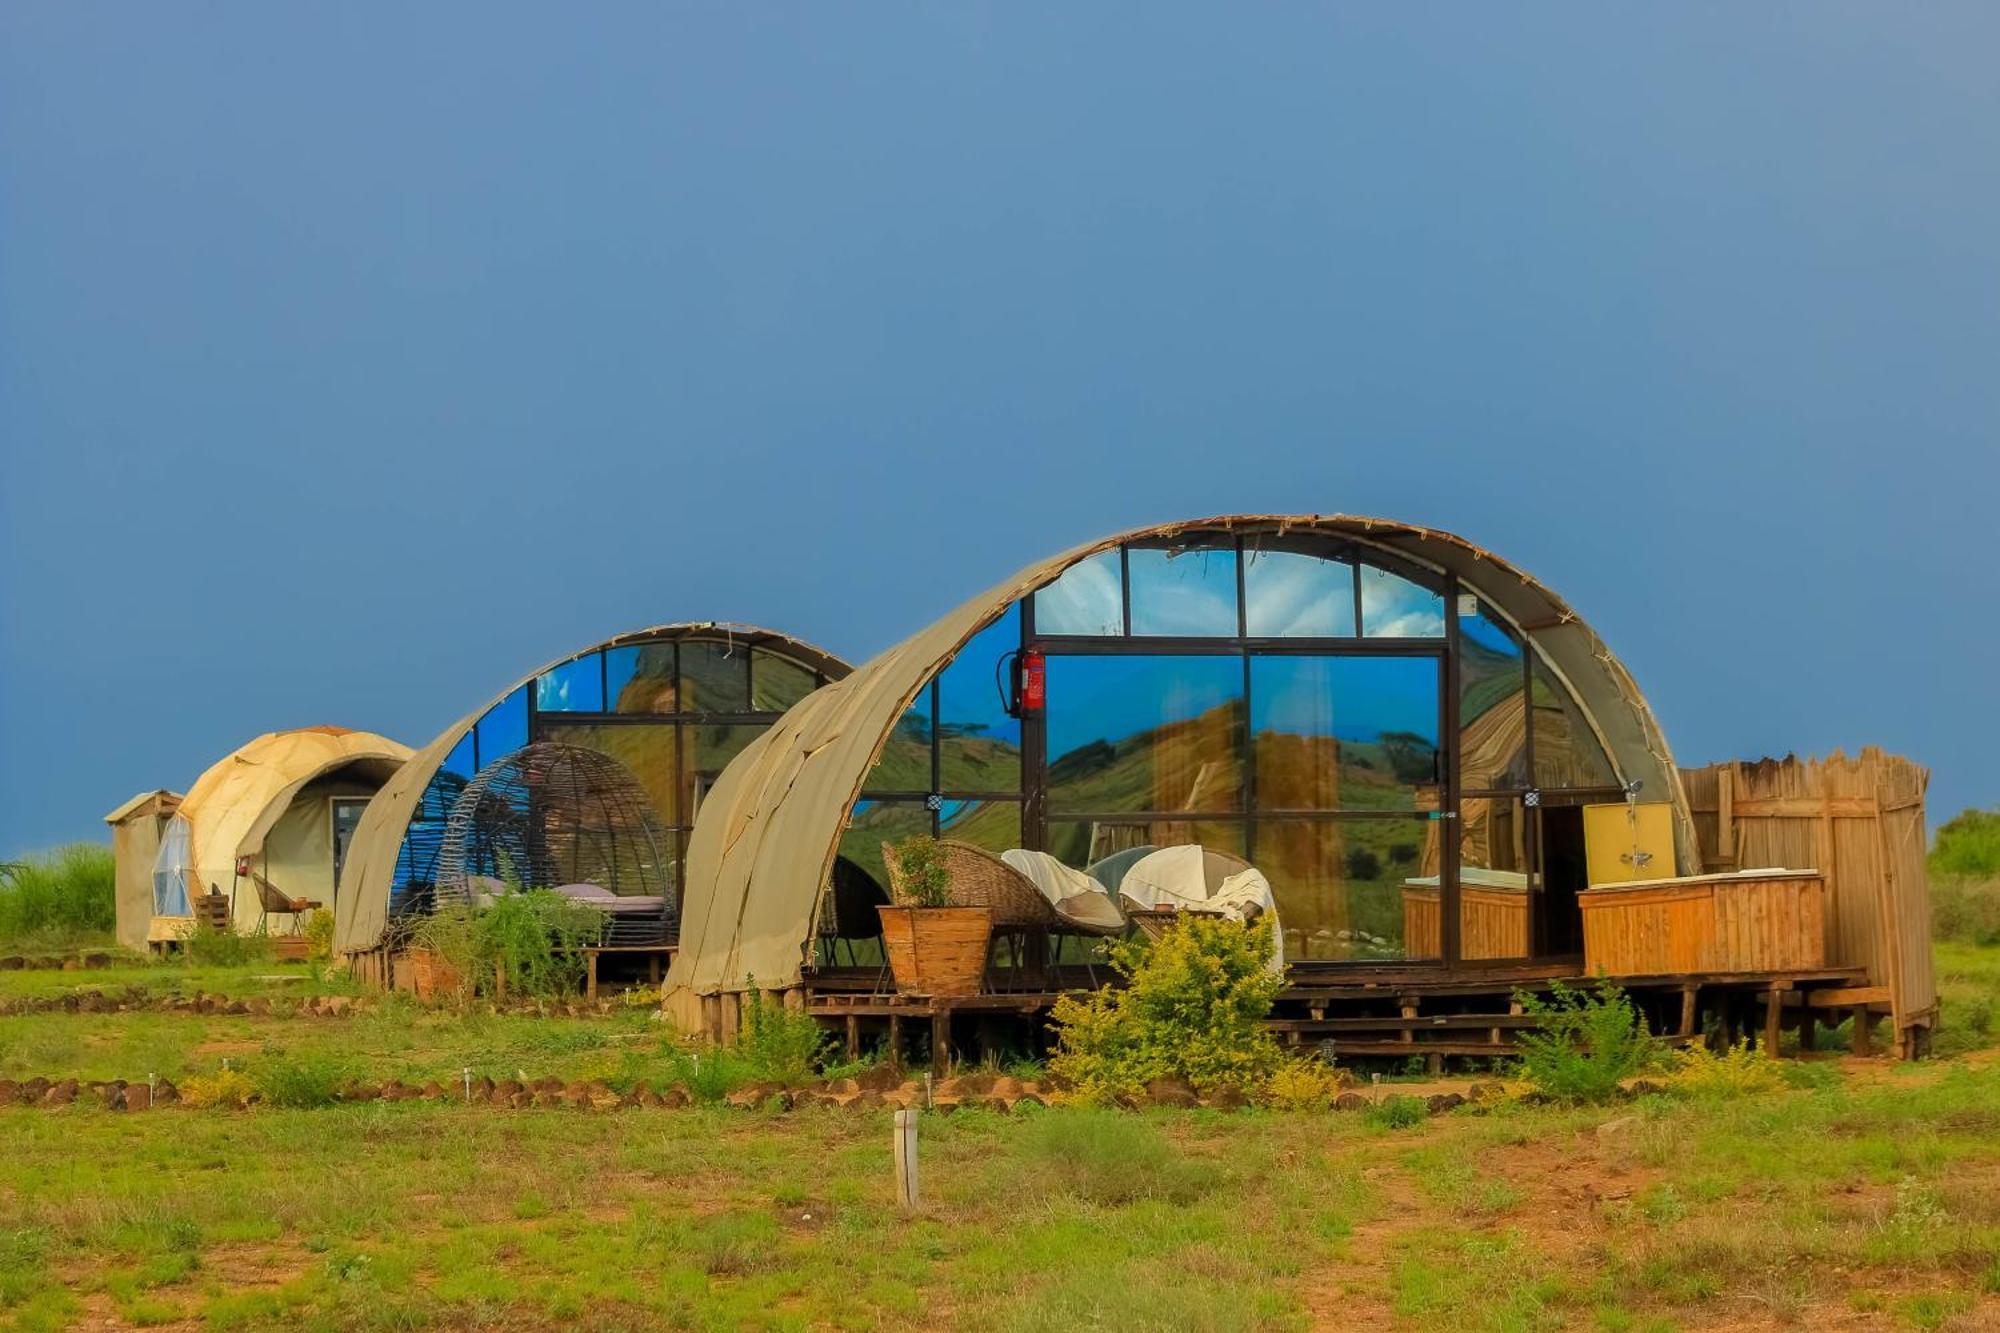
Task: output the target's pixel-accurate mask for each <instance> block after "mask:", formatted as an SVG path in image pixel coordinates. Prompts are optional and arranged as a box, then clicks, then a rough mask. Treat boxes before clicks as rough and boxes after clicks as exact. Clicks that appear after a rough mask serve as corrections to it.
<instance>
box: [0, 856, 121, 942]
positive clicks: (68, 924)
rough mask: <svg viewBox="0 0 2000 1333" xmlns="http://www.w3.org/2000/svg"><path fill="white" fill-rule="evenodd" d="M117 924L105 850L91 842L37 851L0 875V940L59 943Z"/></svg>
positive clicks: (111, 874)
mask: <svg viewBox="0 0 2000 1333" xmlns="http://www.w3.org/2000/svg"><path fill="white" fill-rule="evenodd" d="M117 924H118V891H117V882H116V870H115V867H114V865H113V862H112V859H111V849H110V848H109V847H105V846H102V845H101V844H98V843H94V842H77V843H71V844H70V845H69V846H67V847H58V848H56V849H55V850H54V851H49V852H41V853H38V854H36V855H33V856H30V857H28V858H26V859H25V860H24V861H22V862H21V863H20V864H18V865H17V866H15V867H13V868H12V870H11V871H9V872H8V873H6V874H4V875H0V940H7V941H9V942H10V943H20V942H28V941H33V942H35V943H42V944H48V945H50V946H61V945H66V944H72V943H76V942H77V941H80V940H93V939H102V938H103V937H104V936H107V935H109V934H110V933H111V932H112V931H113V930H114V929H116V928H117Z"/></svg>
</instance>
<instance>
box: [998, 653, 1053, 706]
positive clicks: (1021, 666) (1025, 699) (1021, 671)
mask: <svg viewBox="0 0 2000 1333" xmlns="http://www.w3.org/2000/svg"><path fill="white" fill-rule="evenodd" d="M1002 670H1004V671H1005V672H1006V673H1007V688H1006V689H1005V690H1003V691H1002V692H1001V706H1002V707H1004V708H1005V709H1006V710H1007V716H1009V717H1025V716H1027V715H1028V714H1029V713H1039V712H1041V711H1042V708H1043V707H1044V706H1045V705H1046V704H1047V703H1048V693H1049V689H1048V664H1047V661H1046V659H1044V658H1043V656H1042V654H1041V653H1040V652H1039V651H1038V650H1036V649H1033V648H1030V649H1028V650H1026V651H1025V652H1013V653H1008V654H1006V655H1005V656H1004V657H1002V658H1001V659H1000V666H999V667H998V668H996V669H995V671H994V675H995V676H996V677H997V676H998V675H999V674H1000V672H1001V671H1002Z"/></svg>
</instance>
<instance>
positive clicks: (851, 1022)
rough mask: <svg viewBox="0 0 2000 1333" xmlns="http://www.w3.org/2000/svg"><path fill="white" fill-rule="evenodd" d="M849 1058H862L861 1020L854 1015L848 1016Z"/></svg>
mask: <svg viewBox="0 0 2000 1333" xmlns="http://www.w3.org/2000/svg"><path fill="white" fill-rule="evenodd" d="M847 1058H848V1059H850V1060H859V1059H860V1058H861V1020H860V1018H858V1017H857V1016H855V1015H854V1014H849V1015H848V1016H847Z"/></svg>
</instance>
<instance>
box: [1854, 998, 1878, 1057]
mask: <svg viewBox="0 0 2000 1333" xmlns="http://www.w3.org/2000/svg"><path fill="white" fill-rule="evenodd" d="M1853 1013H1854V1037H1853V1046H1854V1053H1855V1054H1856V1055H1867V1054H1868V1053H1869V1051H1870V1049H1871V1047H1872V1043H1873V1037H1874V1033H1873V1032H1871V1031H1870V1030H1869V1029H1871V1028H1873V1027H1874V1026H1875V1015H1874V1014H1872V1013H1870V1012H1868V1006H1867V1005H1865V1004H1857V1005H1855V1006H1854V1010H1853Z"/></svg>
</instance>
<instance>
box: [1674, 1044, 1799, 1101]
mask: <svg viewBox="0 0 2000 1333" xmlns="http://www.w3.org/2000/svg"><path fill="white" fill-rule="evenodd" d="M1670 1065H1671V1072H1670V1073H1669V1074H1668V1075H1667V1085H1668V1086H1669V1087H1671V1088H1672V1089H1673V1090H1674V1091H1675V1092H1678V1093H1683V1094H1685V1095H1687V1096H1690V1097H1703V1098H1718V1099H1720V1098H1729V1097H1754V1096H1756V1095H1758V1094H1759V1093H1765V1092H1777V1091H1778V1090H1780V1089H1781V1088H1783V1087H1785V1086H1786V1084H1785V1077H1784V1075H1783V1074H1782V1073H1781V1072H1780V1071H1779V1069H1778V1062H1777V1061H1776V1060H1773V1059H1772V1058H1771V1057H1770V1056H1768V1055H1765V1054H1763V1053H1761V1052H1759V1051H1754V1050H1752V1049H1751V1048H1750V1043H1749V1042H1747V1041H1746V1042H1739V1043H1737V1044H1736V1045H1734V1046H1732V1047H1730V1048H1729V1049H1728V1050H1726V1051H1724V1052H1723V1053H1722V1054H1720V1055H1717V1054H1716V1053H1715V1052H1713V1051H1711V1050H1709V1049H1708V1047H1706V1046H1700V1045H1694V1046H1684V1047H1682V1048H1681V1049H1680V1050H1678V1051H1676V1052H1674V1054H1673V1057H1672V1060H1671V1062H1670Z"/></svg>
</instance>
